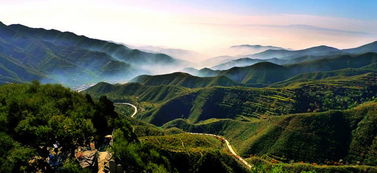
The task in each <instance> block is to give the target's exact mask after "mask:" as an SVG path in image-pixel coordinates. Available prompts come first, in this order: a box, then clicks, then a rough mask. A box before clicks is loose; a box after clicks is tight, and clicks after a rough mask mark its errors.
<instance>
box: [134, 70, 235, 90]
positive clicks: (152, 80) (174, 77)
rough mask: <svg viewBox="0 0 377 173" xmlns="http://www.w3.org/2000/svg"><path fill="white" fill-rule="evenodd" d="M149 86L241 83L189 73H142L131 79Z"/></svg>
mask: <svg viewBox="0 0 377 173" xmlns="http://www.w3.org/2000/svg"><path fill="white" fill-rule="evenodd" d="M131 81H132V82H137V83H141V84H144V85H149V86H159V85H174V86H182V87H187V88H201V87H210V86H236V85H239V84H237V83H235V82H233V81H232V80H230V79H229V78H227V77H224V76H218V77H196V76H192V75H190V74H187V73H181V72H176V73H170V74H164V75H156V76H150V75H142V76H138V77H136V78H135V79H133V80H131Z"/></svg>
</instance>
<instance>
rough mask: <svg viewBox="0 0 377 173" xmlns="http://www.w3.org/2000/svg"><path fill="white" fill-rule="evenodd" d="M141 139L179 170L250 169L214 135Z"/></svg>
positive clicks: (223, 170)
mask: <svg viewBox="0 0 377 173" xmlns="http://www.w3.org/2000/svg"><path fill="white" fill-rule="evenodd" d="M140 140H141V141H142V143H144V144H147V145H152V146H154V147H156V148H159V150H160V151H159V152H160V153H163V154H164V156H166V157H167V158H168V159H169V160H170V161H171V163H172V165H174V166H175V167H176V168H177V170H178V171H179V172H198V171H199V172H208V171H209V172H247V170H246V169H245V168H244V167H242V165H241V164H240V163H238V162H237V161H236V159H235V158H234V157H233V156H231V155H230V154H229V152H228V151H227V150H226V147H224V146H225V145H224V143H222V142H221V141H220V140H218V139H216V138H214V137H211V136H202V135H192V134H176V135H166V136H146V137H141V138H140Z"/></svg>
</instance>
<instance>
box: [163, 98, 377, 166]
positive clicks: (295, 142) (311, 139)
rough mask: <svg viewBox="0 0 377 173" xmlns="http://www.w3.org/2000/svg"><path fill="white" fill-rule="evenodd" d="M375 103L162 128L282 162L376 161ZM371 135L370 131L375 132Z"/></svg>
mask: <svg viewBox="0 0 377 173" xmlns="http://www.w3.org/2000/svg"><path fill="white" fill-rule="evenodd" d="M376 123H377V103H376V102H371V103H366V104H363V105H361V106H358V107H356V108H353V109H350V110H346V111H329V112H323V113H306V114H293V115H287V116H280V117H271V118H268V119H264V120H254V121H239V120H230V119H223V120H211V121H210V120H208V121H204V122H201V123H198V124H191V123H189V122H187V121H185V120H175V121H172V122H169V123H168V124H165V126H164V127H165V128H170V127H179V128H181V129H184V130H187V131H192V132H204V133H215V134H219V135H223V136H225V137H227V138H228V139H229V140H230V142H231V143H232V145H234V146H235V147H236V149H237V151H238V152H239V153H241V154H242V155H243V156H245V157H247V156H249V155H258V156H263V155H267V156H269V157H272V158H275V159H278V160H282V161H290V160H294V161H305V162H319V163H326V162H327V161H339V159H343V160H344V161H345V162H347V163H352V164H355V163H357V162H360V163H361V164H367V165H377V162H376V160H377V159H376V158H377V153H376V151H377V150H376V147H377V145H376V144H377V138H376V134H377V127H376V126H375V124H376ZM373 134H374V135H373Z"/></svg>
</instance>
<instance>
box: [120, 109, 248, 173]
mask: <svg viewBox="0 0 377 173" xmlns="http://www.w3.org/2000/svg"><path fill="white" fill-rule="evenodd" d="M114 104H116V105H129V106H131V107H133V108H134V113H133V114H132V115H131V117H132V118H134V116H135V115H136V114H137V112H138V110H137V107H136V106H135V105H133V104H131V103H114ZM186 133H188V134H193V135H206V136H213V137H215V138H217V139H219V140H221V141H224V142H225V144H226V146H227V147H228V150H229V151H230V153H232V155H233V156H234V157H236V158H237V159H238V160H239V161H240V162H241V163H243V164H244V165H245V166H246V167H247V168H249V169H251V168H252V166H251V165H250V164H249V163H248V162H247V161H246V160H244V159H243V158H242V157H241V156H239V155H238V154H237V153H236V152H235V151H234V149H233V147H232V145H230V143H229V141H228V140H227V139H225V138H224V137H222V136H219V135H214V134H209V133H192V132H186Z"/></svg>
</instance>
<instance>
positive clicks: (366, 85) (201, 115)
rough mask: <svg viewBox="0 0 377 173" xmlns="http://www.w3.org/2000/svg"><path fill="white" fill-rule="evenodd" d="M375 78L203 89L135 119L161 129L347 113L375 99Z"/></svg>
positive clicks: (354, 77)
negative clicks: (183, 122)
mask: <svg viewBox="0 0 377 173" xmlns="http://www.w3.org/2000/svg"><path fill="white" fill-rule="evenodd" d="M376 75H377V74H376V73H367V74H362V75H358V76H351V77H344V78H340V79H337V80H334V79H329V80H326V79H324V80H320V81H311V82H302V83H294V85H292V86H288V87H286V88H260V89H258V88H245V87H211V88H203V89H199V90H193V91H191V92H188V93H186V94H182V95H178V96H177V97H174V98H171V99H170V100H168V101H166V102H164V103H163V104H161V105H159V106H157V107H155V108H154V109H152V110H150V111H147V112H144V113H143V115H141V116H139V117H138V118H140V119H143V120H146V121H148V122H150V123H152V124H156V125H163V124H164V123H167V122H169V121H171V120H174V119H177V118H184V119H188V120H189V121H190V122H197V121H201V120H206V119H210V118H237V117H243V116H245V117H257V118H260V117H263V116H271V115H283V114H288V113H299V112H321V111H326V110H331V109H338V110H341V109H347V108H350V107H352V106H355V105H357V104H360V103H362V102H365V101H368V100H371V99H373V98H375V97H376V96H377V89H376V87H377V85H376V84H377V82H376V81H377V80H376V79H377V78H376Z"/></svg>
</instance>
